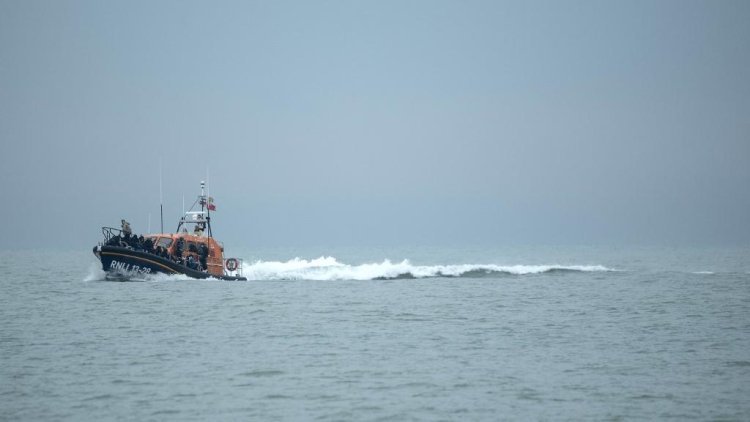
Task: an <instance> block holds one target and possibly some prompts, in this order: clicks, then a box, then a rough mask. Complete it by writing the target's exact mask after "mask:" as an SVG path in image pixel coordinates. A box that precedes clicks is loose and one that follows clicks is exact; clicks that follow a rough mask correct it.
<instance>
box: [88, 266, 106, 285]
mask: <svg viewBox="0 0 750 422" xmlns="http://www.w3.org/2000/svg"><path fill="white" fill-rule="evenodd" d="M105 275H106V274H105V272H104V270H102V264H101V263H99V262H92V263H91V265H89V272H88V274H86V277H85V278H84V279H83V281H101V280H105Z"/></svg>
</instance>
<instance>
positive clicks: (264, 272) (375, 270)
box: [242, 256, 614, 280]
mask: <svg viewBox="0 0 750 422" xmlns="http://www.w3.org/2000/svg"><path fill="white" fill-rule="evenodd" d="M242 270H243V275H244V276H245V277H247V279H248V280H373V279H380V278H408V277H414V278H427V277H461V276H471V275H472V274H476V273H481V272H485V273H487V274H491V273H504V274H512V275H524V274H540V273H545V272H550V271H556V270H560V271H581V272H589V271H614V270H612V269H609V268H606V267H604V266H601V265H511V266H502V265H495V264H459V265H412V264H411V263H410V262H409V261H408V260H406V259H405V260H403V261H401V262H391V261H390V260H387V259H386V260H384V261H383V262H380V263H367V264H360V265H348V264H343V263H341V262H338V261H337V260H336V258H334V257H330V256H326V257H320V258H317V259H311V260H306V259H300V258H294V259H290V260H289V261H286V262H282V261H256V262H253V263H245V264H244V265H243V268H242Z"/></svg>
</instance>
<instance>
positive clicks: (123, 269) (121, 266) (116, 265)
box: [109, 259, 151, 274]
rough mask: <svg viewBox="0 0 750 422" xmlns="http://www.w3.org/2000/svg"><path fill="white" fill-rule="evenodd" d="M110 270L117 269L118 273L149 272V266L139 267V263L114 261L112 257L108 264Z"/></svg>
mask: <svg viewBox="0 0 750 422" xmlns="http://www.w3.org/2000/svg"><path fill="white" fill-rule="evenodd" d="M109 269H110V271H117V272H119V273H137V274H150V273H151V268H148V267H141V266H140V265H131V264H128V263H127V262H120V261H115V260H114V259H113V260H112V262H110V264H109Z"/></svg>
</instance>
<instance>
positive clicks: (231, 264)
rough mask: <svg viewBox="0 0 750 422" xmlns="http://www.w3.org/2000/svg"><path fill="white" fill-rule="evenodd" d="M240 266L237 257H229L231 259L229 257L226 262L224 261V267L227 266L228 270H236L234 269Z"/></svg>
mask: <svg viewBox="0 0 750 422" xmlns="http://www.w3.org/2000/svg"><path fill="white" fill-rule="evenodd" d="M238 266H239V262H237V258H229V259H227V261H226V262H225V263H224V267H225V268H226V269H227V270H228V271H234V270H236V269H237V267H238Z"/></svg>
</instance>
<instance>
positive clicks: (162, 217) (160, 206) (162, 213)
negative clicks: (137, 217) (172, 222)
mask: <svg viewBox="0 0 750 422" xmlns="http://www.w3.org/2000/svg"><path fill="white" fill-rule="evenodd" d="M159 214H160V215H161V231H160V232H159V233H164V201H163V200H162V189H161V158H159ZM150 221H151V220H150V215H149V227H151V223H150ZM150 231H151V230H149V232H150Z"/></svg>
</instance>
